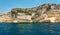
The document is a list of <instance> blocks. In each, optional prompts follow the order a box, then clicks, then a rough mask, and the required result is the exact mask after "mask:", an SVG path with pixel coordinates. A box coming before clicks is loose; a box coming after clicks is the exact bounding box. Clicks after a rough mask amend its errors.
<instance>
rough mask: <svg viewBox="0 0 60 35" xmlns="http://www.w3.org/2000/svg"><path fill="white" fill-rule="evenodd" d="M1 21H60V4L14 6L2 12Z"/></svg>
mask: <svg viewBox="0 0 60 35" xmlns="http://www.w3.org/2000/svg"><path fill="white" fill-rule="evenodd" d="M0 22H60V5H59V4H43V5H41V6H38V7H33V8H26V9H25V8H13V9H12V10H11V12H9V13H7V14H0Z"/></svg>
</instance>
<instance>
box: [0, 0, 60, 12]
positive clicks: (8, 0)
mask: <svg viewBox="0 0 60 35" xmlns="http://www.w3.org/2000/svg"><path fill="white" fill-rule="evenodd" d="M45 3H55V4H60V0H0V13H7V12H9V11H10V10H11V9H12V8H31V7H36V6H39V5H42V4H45Z"/></svg>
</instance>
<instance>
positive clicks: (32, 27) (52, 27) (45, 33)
mask: <svg viewBox="0 0 60 35" xmlns="http://www.w3.org/2000/svg"><path fill="white" fill-rule="evenodd" d="M0 35H60V23H50V22H43V23H40V22H20V23H0Z"/></svg>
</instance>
